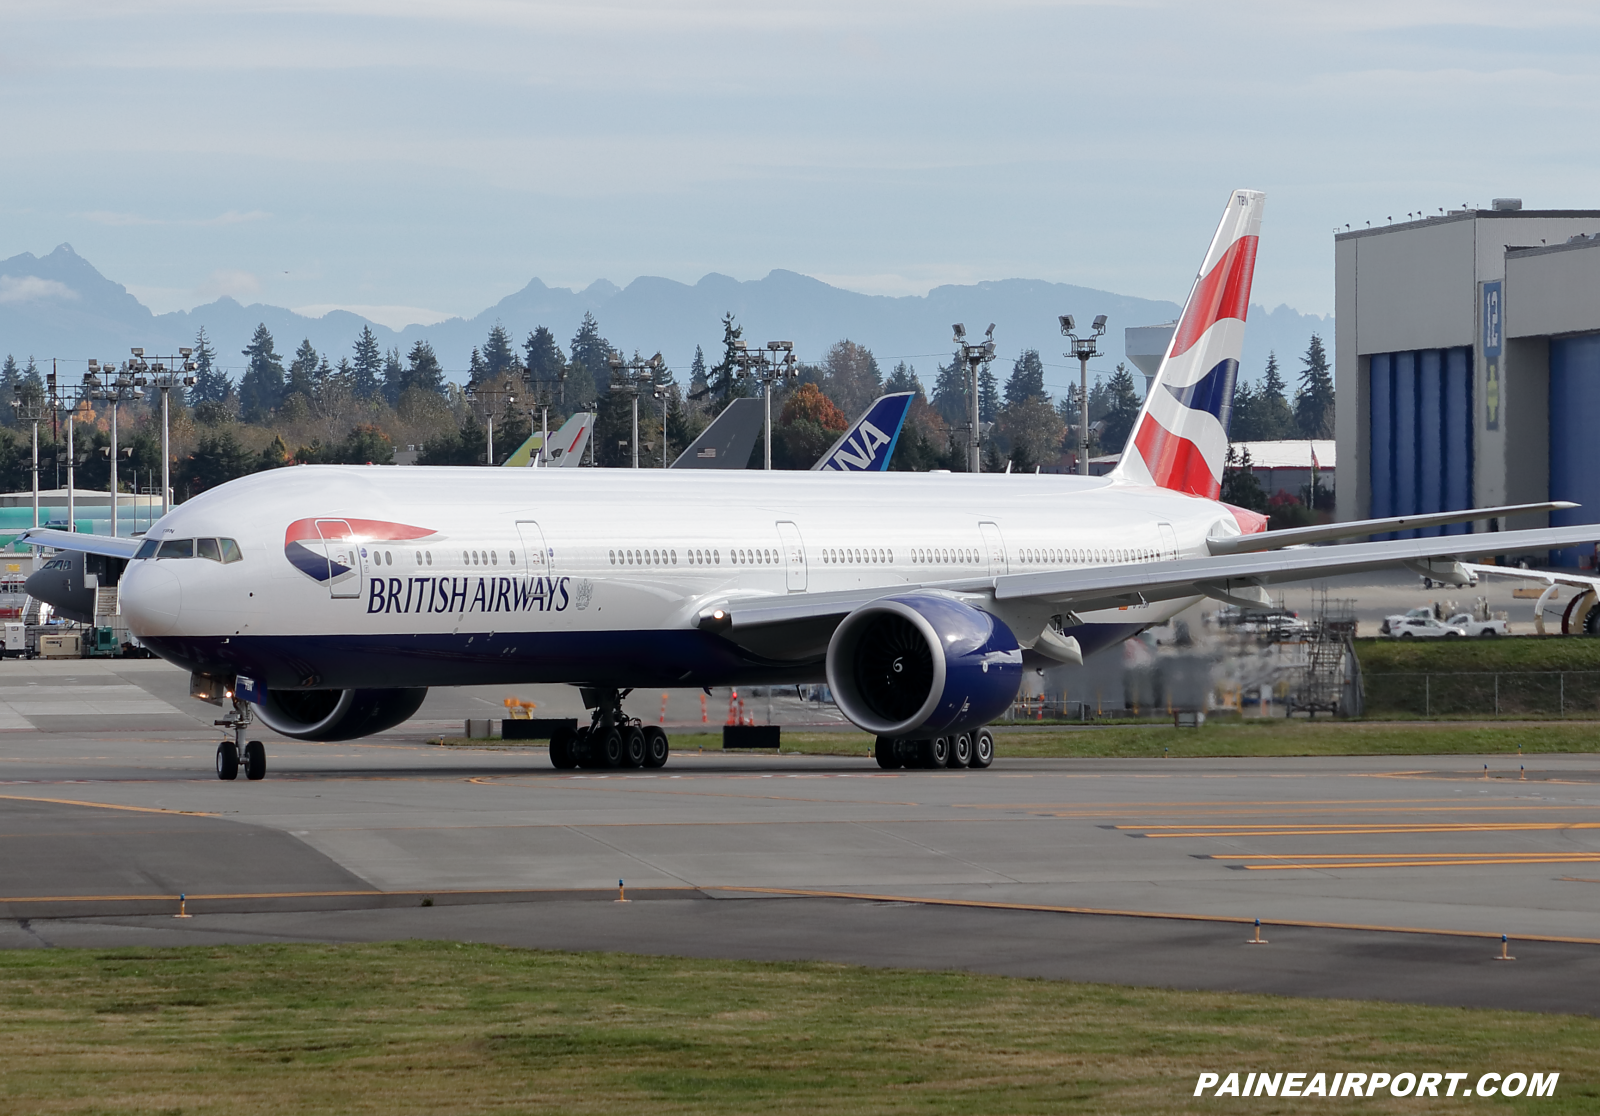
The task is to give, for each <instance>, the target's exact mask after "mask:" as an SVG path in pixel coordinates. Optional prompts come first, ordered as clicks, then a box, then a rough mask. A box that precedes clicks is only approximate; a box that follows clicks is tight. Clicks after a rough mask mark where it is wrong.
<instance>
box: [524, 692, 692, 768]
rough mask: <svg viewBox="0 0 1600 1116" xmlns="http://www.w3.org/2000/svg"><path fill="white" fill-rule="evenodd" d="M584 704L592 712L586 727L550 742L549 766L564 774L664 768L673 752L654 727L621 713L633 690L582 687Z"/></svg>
mask: <svg viewBox="0 0 1600 1116" xmlns="http://www.w3.org/2000/svg"><path fill="white" fill-rule="evenodd" d="M581 692H582V694H583V704H584V707H585V708H587V709H593V710H594V715H593V717H592V719H591V720H590V723H589V724H588V726H587V727H584V728H580V729H577V730H575V731H567V730H563V731H561V732H558V733H556V734H555V735H554V736H552V737H551V738H550V762H551V764H552V765H554V766H555V767H557V768H560V769H561V770H563V771H566V770H570V769H572V768H574V767H632V768H640V767H664V766H665V765H666V762H667V756H668V755H670V754H671V752H672V748H671V745H670V744H669V743H668V741H667V734H666V733H665V732H663V731H661V729H660V728H658V727H656V726H655V725H645V724H641V723H640V722H639V719H638V718H637V717H629V716H627V715H626V714H625V713H623V712H622V699H623V698H625V697H627V696H628V695H629V694H630V693H632V692H633V691H632V690H607V689H598V688H590V687H587V686H585V687H583V688H582V691H581Z"/></svg>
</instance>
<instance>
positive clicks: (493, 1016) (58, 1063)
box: [0, 942, 1600, 1116]
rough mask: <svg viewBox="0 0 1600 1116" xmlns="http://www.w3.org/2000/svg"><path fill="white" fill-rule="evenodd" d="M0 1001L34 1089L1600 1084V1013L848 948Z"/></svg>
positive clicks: (1014, 1109)
mask: <svg viewBox="0 0 1600 1116" xmlns="http://www.w3.org/2000/svg"><path fill="white" fill-rule="evenodd" d="M0 1005H3V1010H0V1035H3V1042H0V1109H3V1110H4V1111H6V1112H16V1113H85V1114H86V1113H95V1114H101V1113H194V1114H201V1113H216V1114H227V1116H256V1114H268V1113H271V1114H278V1113H295V1114H305V1113H373V1114H382V1116H393V1114H407V1113H427V1114H430V1116H434V1114H438V1116H448V1114H454V1113H463V1114H464V1113H484V1112H504V1113H544V1112H552V1113H553V1112H560V1113H606V1114H619V1113H680V1112H695V1113H744V1112H757V1111H761V1112H793V1113H815V1112H828V1113H835V1112H837V1113H856V1112H861V1113H869V1112H870V1113H919V1112H927V1113H984V1114H989V1113H1061V1112H1084V1113H1100V1112H1120V1113H1145V1112H1149V1113H1161V1112H1173V1111H1190V1110H1193V1111H1210V1110H1214V1109H1215V1107H1216V1106H1217V1105H1219V1104H1223V1103H1226V1102H1223V1101H1218V1100H1211V1099H1205V1100H1199V1099H1193V1098H1192V1097H1191V1094H1192V1091H1193V1089H1194V1085H1195V1079H1196V1076H1197V1075H1198V1074H1199V1073H1200V1072H1202V1071H1207V1070H1210V1071H1221V1072H1227V1071H1230V1070H1240V1071H1256V1070H1262V1071H1272V1072H1277V1071H1305V1070H1309V1071H1318V1070H1320V1071H1325V1072H1327V1073H1329V1074H1330V1075H1331V1074H1332V1073H1334V1072H1338V1071H1351V1070H1359V1071H1364V1072H1370V1071H1372V1070H1383V1071H1387V1072H1392V1073H1399V1072H1402V1071H1403V1070H1411V1071H1413V1072H1415V1071H1421V1070H1434V1071H1447V1070H1460V1071H1469V1072H1472V1073H1473V1075H1474V1080H1475V1079H1476V1075H1477V1074H1478V1073H1482V1072H1485V1071H1491V1070H1492V1071H1495V1072H1499V1073H1502V1074H1504V1073H1510V1072H1513V1071H1523V1072H1530V1071H1541V1072H1550V1071H1559V1072H1560V1074H1561V1079H1560V1084H1559V1086H1558V1087H1557V1090H1556V1094H1555V1096H1554V1097H1553V1098H1544V1099H1530V1098H1522V1099H1520V1100H1513V1101H1506V1100H1500V1099H1496V1100H1492V1101H1487V1100H1486V1101H1479V1102H1477V1103H1474V1104H1472V1105H1470V1107H1471V1108H1472V1109H1473V1110H1475V1111H1476V1110H1478V1109H1480V1108H1485V1107H1487V1108H1491V1109H1495V1110H1500V1111H1522V1110H1527V1111H1537V1112H1540V1113H1549V1114H1552V1116H1555V1114H1560V1113H1577V1112H1593V1111H1595V1110H1596V1108H1597V1107H1600V1021H1597V1020H1594V1019H1588V1018H1579V1017H1573V1016H1556V1015H1524V1014H1517V1013H1511V1012H1491V1011H1465V1010H1457V1009H1448V1008H1426V1007H1413V1006H1406V1005H1392V1004H1375V1003H1355V1002H1346V1001H1326V1000H1290V999H1282V998H1276V997H1267V996H1246V995H1232V994H1222V993H1194V992H1168V991H1160V990H1148V989H1134V988H1115V987H1106V986H1099V985H1083V984H1068V983H1058V982H1047V981H1038V980H1019V979H1013V978H1006V977H990V976H977V975H972V974H965V973H915V972H895V971H880V970H871V969H862V968H853V967H849V966H843V965H829V964H756V963H746V962H730V961H693V960H681V959H674V958H649V957H634V956H627V955H617V954H562V953H544V952H535V951H529V950H514V949H504V948H499V947H492V946H482V945H456V944H452V943H432V942H406V943H392V944H384V945H357V946H319V945H270V946H243V947H230V948H227V949H212V948H190V949H174V950H123V951H110V952H100V951H90V950H34V951H12V952H8V953H4V954H0ZM1243 1104H1244V1106H1245V1107H1247V1108H1248V1110H1249V1111H1256V1112H1298V1111H1307V1112H1313V1111H1314V1112H1355V1111H1362V1112H1370V1111H1385V1112H1389V1111H1393V1112H1400V1111H1403V1112H1418V1111H1437V1110H1442V1109H1450V1110H1452V1111H1460V1110H1461V1109H1462V1108H1463V1107H1464V1106H1463V1104H1462V1101H1461V1100H1459V1099H1452V1100H1444V1099H1440V1100H1436V1101H1431V1102H1430V1101H1419V1100H1415V1099H1412V1100H1396V1099H1393V1098H1390V1097H1388V1096H1387V1095H1380V1096H1378V1097H1374V1098H1373V1099H1371V1100H1360V1101H1357V1100H1346V1101H1335V1100H1324V1099H1316V1098H1313V1099H1307V1100H1300V1101H1295V1100H1285V1099H1281V1098H1280V1099H1278V1100H1254V1101H1245V1102H1243ZM1231 1107H1233V1108H1239V1107H1241V1105H1240V1102H1239V1101H1237V1100H1235V1101H1232V1104H1231Z"/></svg>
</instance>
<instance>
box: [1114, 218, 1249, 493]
mask: <svg viewBox="0 0 1600 1116" xmlns="http://www.w3.org/2000/svg"><path fill="white" fill-rule="evenodd" d="M1266 197H1267V196H1266V195H1265V194H1263V193H1261V192H1260V191H1258V190H1235V191H1234V192H1233V195H1232V196H1231V197H1230V198H1229V199H1228V208H1227V211H1226V212H1225V213H1223V215H1222V223H1221V224H1220V225H1218V226H1217V235H1216V236H1215V237H1214V238H1213V239H1212V241H1211V250H1210V251H1209V252H1207V253H1206V260H1205V264H1204V265H1203V266H1202V267H1201V268H1200V274H1199V276H1198V278H1196V279H1195V283H1194V287H1193V288H1192V289H1191V290H1190V291H1189V301H1188V302H1187V303H1186V304H1185V305H1184V308H1183V316H1182V317H1181V318H1179V319H1178V328H1177V330H1176V331H1175V332H1174V333H1173V335H1172V347H1171V348H1170V349H1168V350H1167V355H1166V357H1165V359H1163V360H1162V362H1161V371H1160V372H1159V373H1158V374H1157V376H1156V379H1155V383H1154V384H1152V385H1151V388H1150V396H1149V398H1147V399H1146V400H1145V401H1144V409H1143V410H1141V411H1140V412H1139V419H1138V421H1137V422H1135V423H1134V426H1133V432H1132V433H1131V434H1130V435H1129V436H1128V444H1127V445H1126V446H1124V447H1123V450H1122V460H1121V461H1120V462H1118V464H1117V468H1116V471H1115V472H1113V473H1112V479H1113V480H1114V481H1115V482H1116V483H1119V484H1137V485H1155V486H1157V487H1159V488H1170V489H1172V490H1174V491H1176V492H1187V493H1190V494H1192V495H1195V496H1204V497H1206V498H1208V499H1212V500H1215V499H1216V498H1217V497H1218V496H1219V495H1220V494H1221V492H1222V466H1223V462H1224V460H1225V459H1226V458H1227V456H1228V417H1229V415H1230V413H1231V412H1232V410H1233V382H1234V379H1235V378H1236V377H1237V376H1238V374H1239V354H1240V352H1241V351H1242V349H1243V347H1244V319H1245V313H1246V311H1247V310H1248V308H1249V305H1250V280H1251V277H1252V275H1253V274H1254V272H1255V266H1256V242H1257V240H1258V234H1259V233H1260V230H1261V210H1262V207H1263V206H1264V205H1265V204H1266Z"/></svg>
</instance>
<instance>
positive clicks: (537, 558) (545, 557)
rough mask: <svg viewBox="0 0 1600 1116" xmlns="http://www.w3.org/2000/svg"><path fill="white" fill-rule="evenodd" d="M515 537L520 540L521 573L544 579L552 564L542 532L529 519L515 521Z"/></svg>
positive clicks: (536, 524)
mask: <svg viewBox="0 0 1600 1116" xmlns="http://www.w3.org/2000/svg"><path fill="white" fill-rule="evenodd" d="M517 535H518V537H519V538H521V539H522V561H523V567H522V568H523V572H524V573H525V574H526V575H527V576H528V577H546V576H548V575H549V573H550V569H551V566H552V565H553V563H552V562H551V560H550V548H549V546H547V545H546V544H545V541H544V531H542V530H541V529H540V528H539V524H538V523H536V522H534V521H533V520H531V519H519V520H517Z"/></svg>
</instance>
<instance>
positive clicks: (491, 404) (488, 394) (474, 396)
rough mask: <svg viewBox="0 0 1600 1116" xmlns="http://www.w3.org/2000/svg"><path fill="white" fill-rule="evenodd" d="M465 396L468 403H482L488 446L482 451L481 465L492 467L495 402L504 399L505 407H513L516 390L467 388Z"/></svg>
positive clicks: (515, 400)
mask: <svg viewBox="0 0 1600 1116" xmlns="http://www.w3.org/2000/svg"><path fill="white" fill-rule="evenodd" d="M466 396H467V399H468V401H469V402H472V403H477V402H478V401H480V400H482V401H483V403H484V409H483V413H484V418H485V419H486V420H487V423H488V428H489V439H488V445H487V447H486V448H485V451H484V455H483V463H484V464H485V465H489V466H491V467H492V466H493V465H494V412H495V405H496V402H495V401H496V400H499V399H504V400H505V402H506V406H507V407H511V406H515V405H516V402H517V393H516V389H514V388H509V387H504V388H486V387H468V388H467V390H466Z"/></svg>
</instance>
